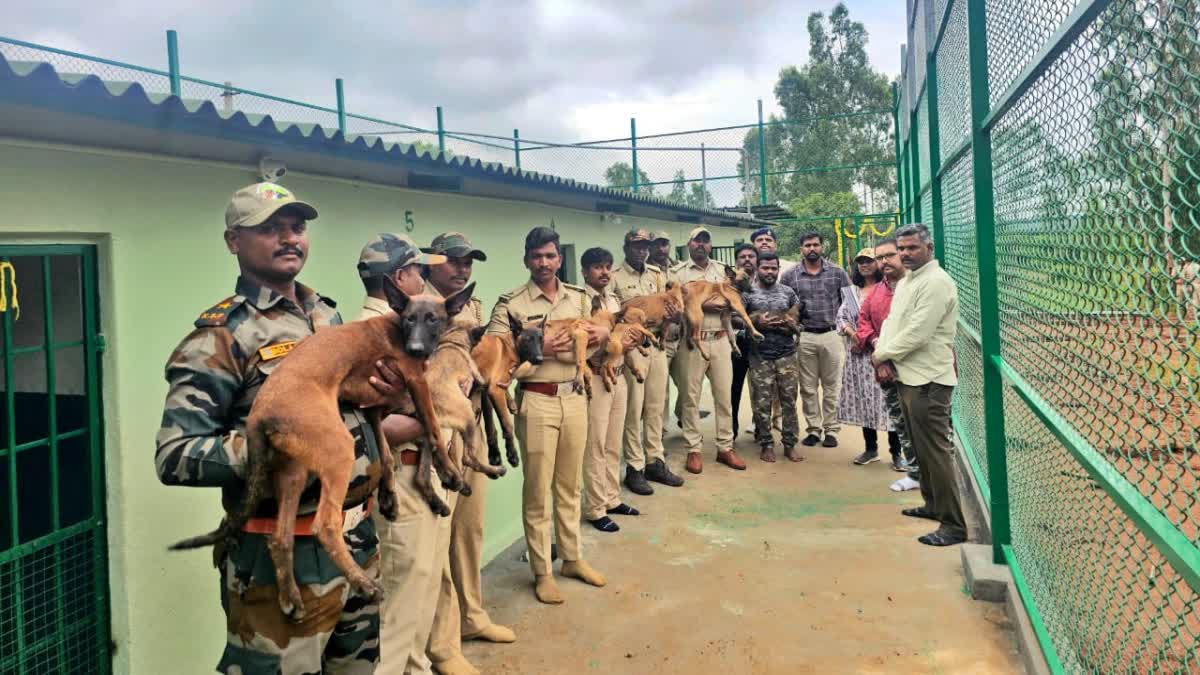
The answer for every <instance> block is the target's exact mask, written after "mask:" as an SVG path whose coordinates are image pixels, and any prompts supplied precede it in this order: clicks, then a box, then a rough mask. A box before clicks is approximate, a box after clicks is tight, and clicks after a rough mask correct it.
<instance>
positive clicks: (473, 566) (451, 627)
mask: <svg viewBox="0 0 1200 675" xmlns="http://www.w3.org/2000/svg"><path fill="white" fill-rule="evenodd" d="M421 250H422V251H423V252H425V253H431V254H435V255H443V256H446V263H445V264H444V265H431V266H428V267H426V268H425V270H424V274H425V289H424V292H425V293H427V294H429V295H434V296H437V297H439V298H441V297H445V296H448V295H453V294H454V293H457V292H459V291H461V290H462V289H464V288H466V286H467V284H468V283H470V281H471V271H472V268H473V267H474V264H475V261H476V260H478V261H481V262H482V261H486V260H487V254H485V253H484V252H483V251H481V250H479V249H477V248H475V247H474V246H472V245H471V241H470V240H469V239H468V238H467V236H466V235H465V234H462V233H461V232H444V233H442V234H439V235H438V236H436V237H434V239H433V242H432V243H431V244H430V246H429V248H424V249H421ZM455 320H456V321H458V322H464V321H468V320H469V321H470V322H471V326H472V327H475V326H479V325H482V324H483V304H482V303H481V302H480V301H479V298H471V304H470V306H469V307H468V308H467V309H466V310H464V311H463V312H462V313H461V314H460V315H459V316H458V318H456V319H455ZM476 431H477V433H476V437H475V439H474V442H475V447H476V448H482V447H484V443H485V441H484V438H483V428H482V425H481V426H479V427H477V428H476ZM463 478H464V479H465V480H466V482H467V485H468V486H470V488H471V496H470V497H461V496H460V495H458V493H454V494H453V495H451V500H452V502H453V503H448V505H449V506H450V508H451V516H450V550H449V551H448V555H447V557H446V560H445V565H444V566H443V568H444V569H443V572H442V583H441V591H440V593H439V594H438V602H437V610H436V612H435V613H434V619H433V631H432V632H431V633H430V635H429V659H430V660H431V661H432V662H433V669H434V670H436V671H437V672H438V673H441V675H478V673H479V671H478V670H476V668H475V667H474V666H472V665H471V663H470V662H468V661H467V659H466V657H464V656H463V654H462V640H486V641H488V642H513V641H514V640H516V639H517V635H516V633H514V632H513V630H512V629H511V628H508V627H507V626H502V625H500V624H497V623H493V622H492V618H491V617H490V616H488V613H487V610H485V609H484V608H483V590H482V584H481V579H480V574H479V570H480V567H481V566H482V559H481V558H482V549H483V514H484V506H485V498H484V494H485V489H486V488H487V484H488V482H489V481H488V478H487V476H486V475H484V474H482V473H479V472H477V471H472V470H470V469H468V468H465V467H464V469H463Z"/></svg>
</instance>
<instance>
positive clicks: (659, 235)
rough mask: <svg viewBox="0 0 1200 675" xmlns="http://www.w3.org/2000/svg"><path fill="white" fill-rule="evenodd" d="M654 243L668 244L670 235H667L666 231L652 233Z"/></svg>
mask: <svg viewBox="0 0 1200 675" xmlns="http://www.w3.org/2000/svg"><path fill="white" fill-rule="evenodd" d="M654 241H665V242H670V241H671V235H669V234H667V231H666V230H659V231H658V232H655V233H654Z"/></svg>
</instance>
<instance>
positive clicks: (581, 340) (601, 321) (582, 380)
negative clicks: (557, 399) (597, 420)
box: [545, 295, 617, 400]
mask: <svg viewBox="0 0 1200 675" xmlns="http://www.w3.org/2000/svg"><path fill="white" fill-rule="evenodd" d="M616 323H617V318H616V316H614V315H613V313H612V312H610V311H608V310H607V309H604V303H603V301H602V300H601V299H600V296H598V295H597V296H596V297H594V298H592V315H591V316H589V317H587V318H584V319H554V320H552V321H548V322H546V327H545V331H546V333H547V334H550V333H560V332H564V331H565V332H566V333H568V334H570V336H571V339H572V340H573V342H574V344H575V365H576V366H577V368H576V369H575V391H580V390H581V389H582V390H583V391H584V392H585V393H586V394H587V397H588V399H589V400H590V399H591V398H592V380H591V378H590V377H587V373H588V364H587V359H588V337H589V336H590V333H588V330H587V325H588V324H592V325H594V326H604V327H605V328H608V329H609V334H610V336H611V334H612V333H611V331H612V327H613V326H614V325H616ZM598 349H599V348H598V347H597V348H596V349H594V350H592V352H593V353H595V352H596V351H597V350H598Z"/></svg>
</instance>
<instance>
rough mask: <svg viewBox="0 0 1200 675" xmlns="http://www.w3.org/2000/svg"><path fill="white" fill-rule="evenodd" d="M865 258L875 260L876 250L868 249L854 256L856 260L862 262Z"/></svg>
mask: <svg viewBox="0 0 1200 675" xmlns="http://www.w3.org/2000/svg"><path fill="white" fill-rule="evenodd" d="M863 258H866V259H867V260H874V259H875V249H873V248H870V247H867V248H864V249H862V250H860V251H859V252H858V253H855V254H854V259H855V260H862V259H863Z"/></svg>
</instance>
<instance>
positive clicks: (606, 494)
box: [579, 248, 642, 532]
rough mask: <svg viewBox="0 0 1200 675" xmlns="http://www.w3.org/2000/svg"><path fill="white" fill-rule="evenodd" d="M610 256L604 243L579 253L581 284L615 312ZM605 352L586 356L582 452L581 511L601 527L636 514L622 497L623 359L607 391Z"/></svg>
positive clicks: (630, 342) (630, 344)
mask: <svg viewBox="0 0 1200 675" xmlns="http://www.w3.org/2000/svg"><path fill="white" fill-rule="evenodd" d="M612 264H613V256H612V254H611V253H609V252H608V251H606V250H605V249H602V248H589V249H588V250H586V251H584V252H583V256H582V257H580V259H579V268H580V269H582V270H583V282H584V288H585V289H586V290H587V294H588V299H589V301H590V302H591V303H593V307H594V306H595V305H596V304H599V306H600V307H601V308H602V309H604V310H607V311H609V312H612V313H613V314H616V313H617V312H619V311H621V303H620V301H618V300H617V296H616V295H613V292H612V291H611V290H610V289H609V287H608V285H609V281H610V279H611V278H612ZM641 337H642V336H641V335H640V334H636V333H631V334H630V336H629V337H628V339H625V340H624V347H625V349H626V350H631V349H633V348H634V345H636V344H638V343H639V342H641ZM604 358H605V357H604V353H603V352H602V351H598V352H597V354H596V355H595V356H594V357H593V359H592V360H591V361H589V366H590V367H591V371H592V372H591V373H589V375H588V376H589V377H591V378H592V400H591V401H588V429H587V448H586V449H585V450H584V452H583V494H584V508H583V517H584V518H585V519H586V520H587V521H588V522H589V523H591V524H592V527H595V528H596V529H597V530H600V531H601V532H617V531H619V530H620V529H621V527H620V526H619V525H617V523H616V522H615V521H614V520H613V519H612V518H610V517H609V516H610V515H620V516H636V515H640V514H639V512H638V510H637V509H635V508H633V507H632V506H630V505H628V504H625V503H623V502H622V501H621V473H620V471H621V436H622V433H623V432H624V430H625V406H626V404H627V400H626V384H625V373H624V371H625V364H624V363H622V364H621V365H620V366H618V367H617V373H616V375H617V377H616V383H614V384H611V385H608V386H611V387H612V389H611V391H610V390H609V389H608V388H607V386H606V385H605V383H604V381H603V374H602V371H601V368H602V365H603V361H604Z"/></svg>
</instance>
